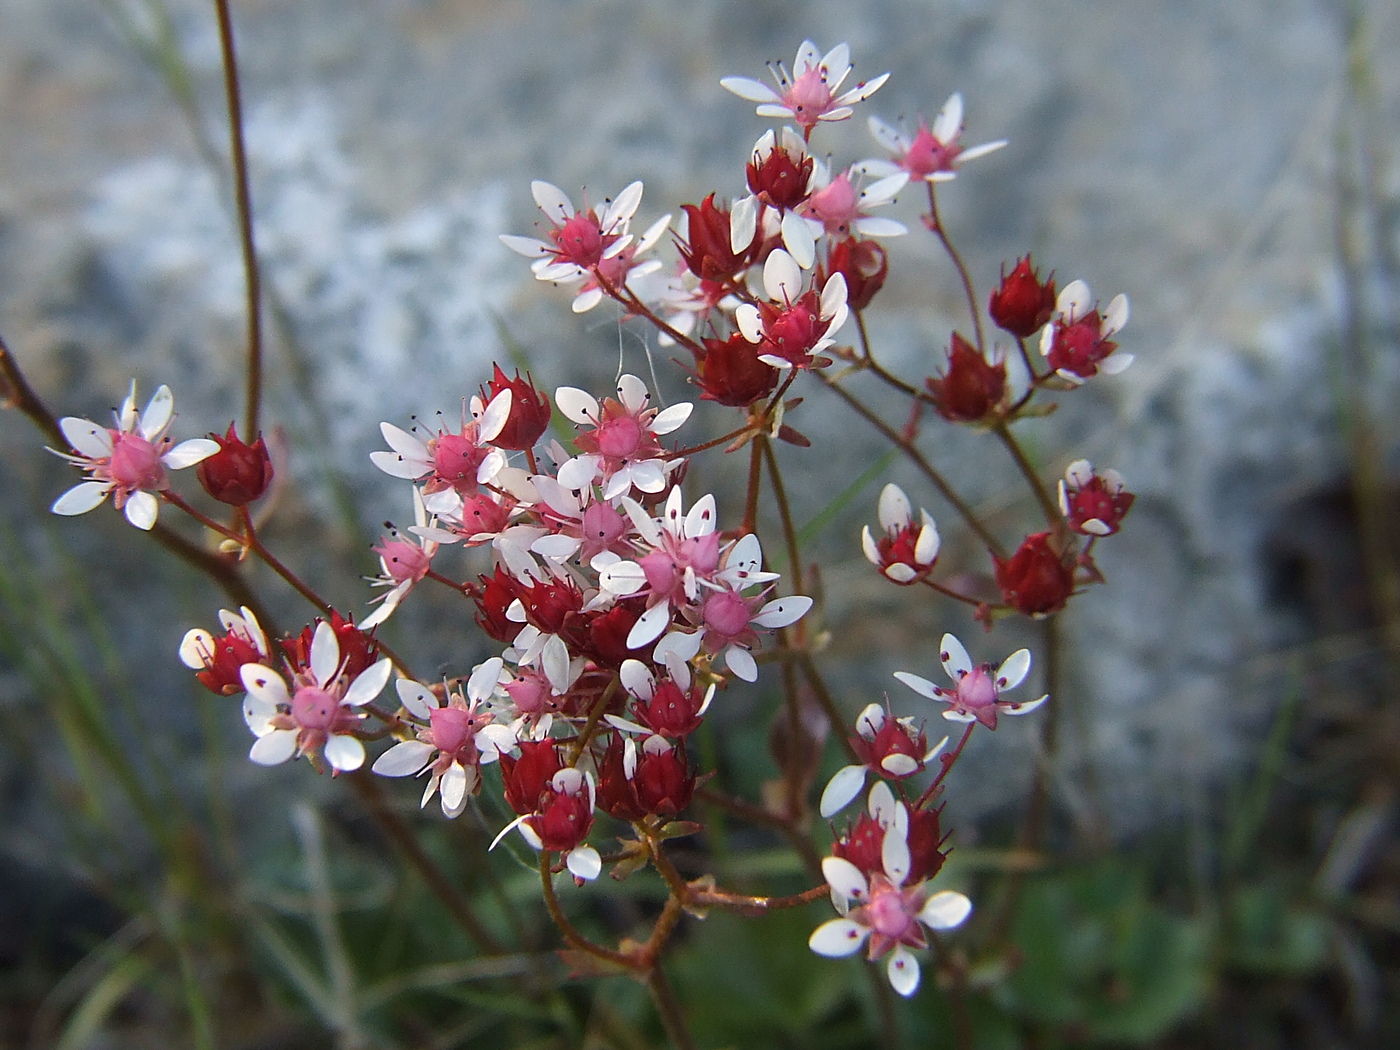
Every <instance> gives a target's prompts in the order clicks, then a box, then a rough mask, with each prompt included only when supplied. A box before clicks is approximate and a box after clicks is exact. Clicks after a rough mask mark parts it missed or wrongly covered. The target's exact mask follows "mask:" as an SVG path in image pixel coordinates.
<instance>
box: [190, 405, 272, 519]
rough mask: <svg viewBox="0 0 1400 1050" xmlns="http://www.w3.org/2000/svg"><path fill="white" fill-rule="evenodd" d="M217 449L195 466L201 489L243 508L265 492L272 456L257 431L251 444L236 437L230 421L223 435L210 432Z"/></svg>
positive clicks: (269, 480)
mask: <svg viewBox="0 0 1400 1050" xmlns="http://www.w3.org/2000/svg"><path fill="white" fill-rule="evenodd" d="M209 436H210V437H211V438H213V439H214V440H215V441H216V442H218V445H219V451H218V452H215V453H214V454H213V455H212V456H210V457H208V458H207V459H205V460H202V461H201V462H200V463H199V465H198V466H197V467H196V468H195V472H196V473H197V474H198V475H199V483H200V484H201V485H203V486H204V491H205V492H207V493H209V495H211V496H213V497H214V498H215V499H216V500H218V501H219V502H220V503H227V504H229V505H230V506H233V507H246V506H247V505H248V504H249V503H252V502H253V501H254V500H255V499H257V498H258V497H259V496H261V495H262V494H263V493H264V492H266V491H267V486H268V485H270V484H271V483H272V457H270V456H269V455H268V454H267V445H266V444H265V443H264V441H263V437H262V435H261V434H259V435H258V440H256V441H254V442H253V443H252V444H251V445H250V444H248V443H247V442H245V441H243V440H242V439H240V438H239V436H238V431H237V429H236V427H235V426H234V424H232V423H230V424H229V425H228V433H227V434H225V435H224V436H223V437H220V436H219V435H218V434H210V435H209Z"/></svg>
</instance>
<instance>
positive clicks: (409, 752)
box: [371, 740, 437, 777]
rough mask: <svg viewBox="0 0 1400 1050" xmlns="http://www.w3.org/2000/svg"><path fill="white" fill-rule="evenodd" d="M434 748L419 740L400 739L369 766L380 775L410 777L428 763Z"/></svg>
mask: <svg viewBox="0 0 1400 1050" xmlns="http://www.w3.org/2000/svg"><path fill="white" fill-rule="evenodd" d="M436 750H437V748H435V747H433V745H432V744H425V743H424V742H423V741H421V740H401V741H400V742H399V743H397V744H395V745H394V746H393V747H391V748H389V750H388V751H385V752H384V754H382V755H380V756H379V757H378V758H377V759H375V760H374V765H373V766H372V767H371V768H372V770H373V771H374V772H375V773H378V774H379V775H380V776H381V777H411V776H413V775H414V774H415V773H417V772H418V771H419V770H421V769H422V768H423V767H424V766H426V765H427V764H428V759H429V758H431V757H432V755H433V752H434V751H436Z"/></svg>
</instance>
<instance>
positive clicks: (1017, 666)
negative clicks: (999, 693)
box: [996, 649, 1031, 690]
mask: <svg viewBox="0 0 1400 1050" xmlns="http://www.w3.org/2000/svg"><path fill="white" fill-rule="evenodd" d="M1030 670H1031V653H1030V650H1029V649H1017V650H1016V651H1015V652H1014V653H1012V654H1011V655H1010V656H1008V657H1007V658H1006V659H1005V660H1003V661H1002V662H1001V666H1000V667H998V668H997V681H996V685H997V689H998V690H1002V689H1015V688H1016V687H1017V686H1018V685H1020V684H1021V683H1022V682H1024V681H1025V680H1026V675H1027V674H1029V673H1030Z"/></svg>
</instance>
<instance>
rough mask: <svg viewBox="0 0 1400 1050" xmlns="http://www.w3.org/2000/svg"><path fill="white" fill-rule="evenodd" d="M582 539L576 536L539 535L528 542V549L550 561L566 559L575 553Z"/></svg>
mask: <svg viewBox="0 0 1400 1050" xmlns="http://www.w3.org/2000/svg"><path fill="white" fill-rule="evenodd" d="M582 543H583V541H582V540H580V539H579V538H578V537H576V536H560V535H554V536H541V537H540V538H539V539H537V540H536V541H535V542H534V543H532V544H530V550H531V551H532V552H533V553H535V554H538V555H539V556H540V557H541V558H548V559H549V560H550V561H557V562H562V561H567V560H568V559H570V558H572V557H573V556H574V554H575V553H577V551H578V549H579V547H580V546H581V545H582Z"/></svg>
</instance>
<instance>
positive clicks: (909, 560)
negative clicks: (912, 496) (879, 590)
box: [860, 483, 941, 584]
mask: <svg viewBox="0 0 1400 1050" xmlns="http://www.w3.org/2000/svg"><path fill="white" fill-rule="evenodd" d="M877 512H878V514H879V518H880V527H881V528H882V529H884V530H885V534H884V535H883V536H881V537H880V538H879V539H878V540H877V539H875V537H874V536H872V535H871V533H870V526H869V525H866V526H865V527H864V528H863V529H862V530H861V534H860V545H861V550H863V551H864V552H865V557H866V560H867V561H869V562H870V564H871V565H874V566H875V567H876V568H877V569H879V570H880V571H881V572H882V573H884V575H885V576H886V577H888V578H889V579H891V580H893V581H894V582H895V583H899V584H909V583H913V582H914V581H915V580H918V579H922V578H923V577H925V576H927V575H928V574H929V571H930V570H931V569H932V568H933V563H934V562H935V561H937V559H938V549H939V545H940V543H941V541H940V540H939V538H938V526H937V525H935V524H934V523H933V518H932V517H931V516H930V515H929V512H928V511H926V510H924V509H923V508H922V507H921V508H920V509H919V520H918V521H917V522H916V521H915V520H914V508H913V505H912V504H910V502H909V497H908V496H906V495H905V494H904V490H903V489H902V488H900V487H899V486H898V485H896V484H894V483H890V484H888V485H886V486H885V487H884V488H883V489H881V490H880V502H879V504H878V511H877Z"/></svg>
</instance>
